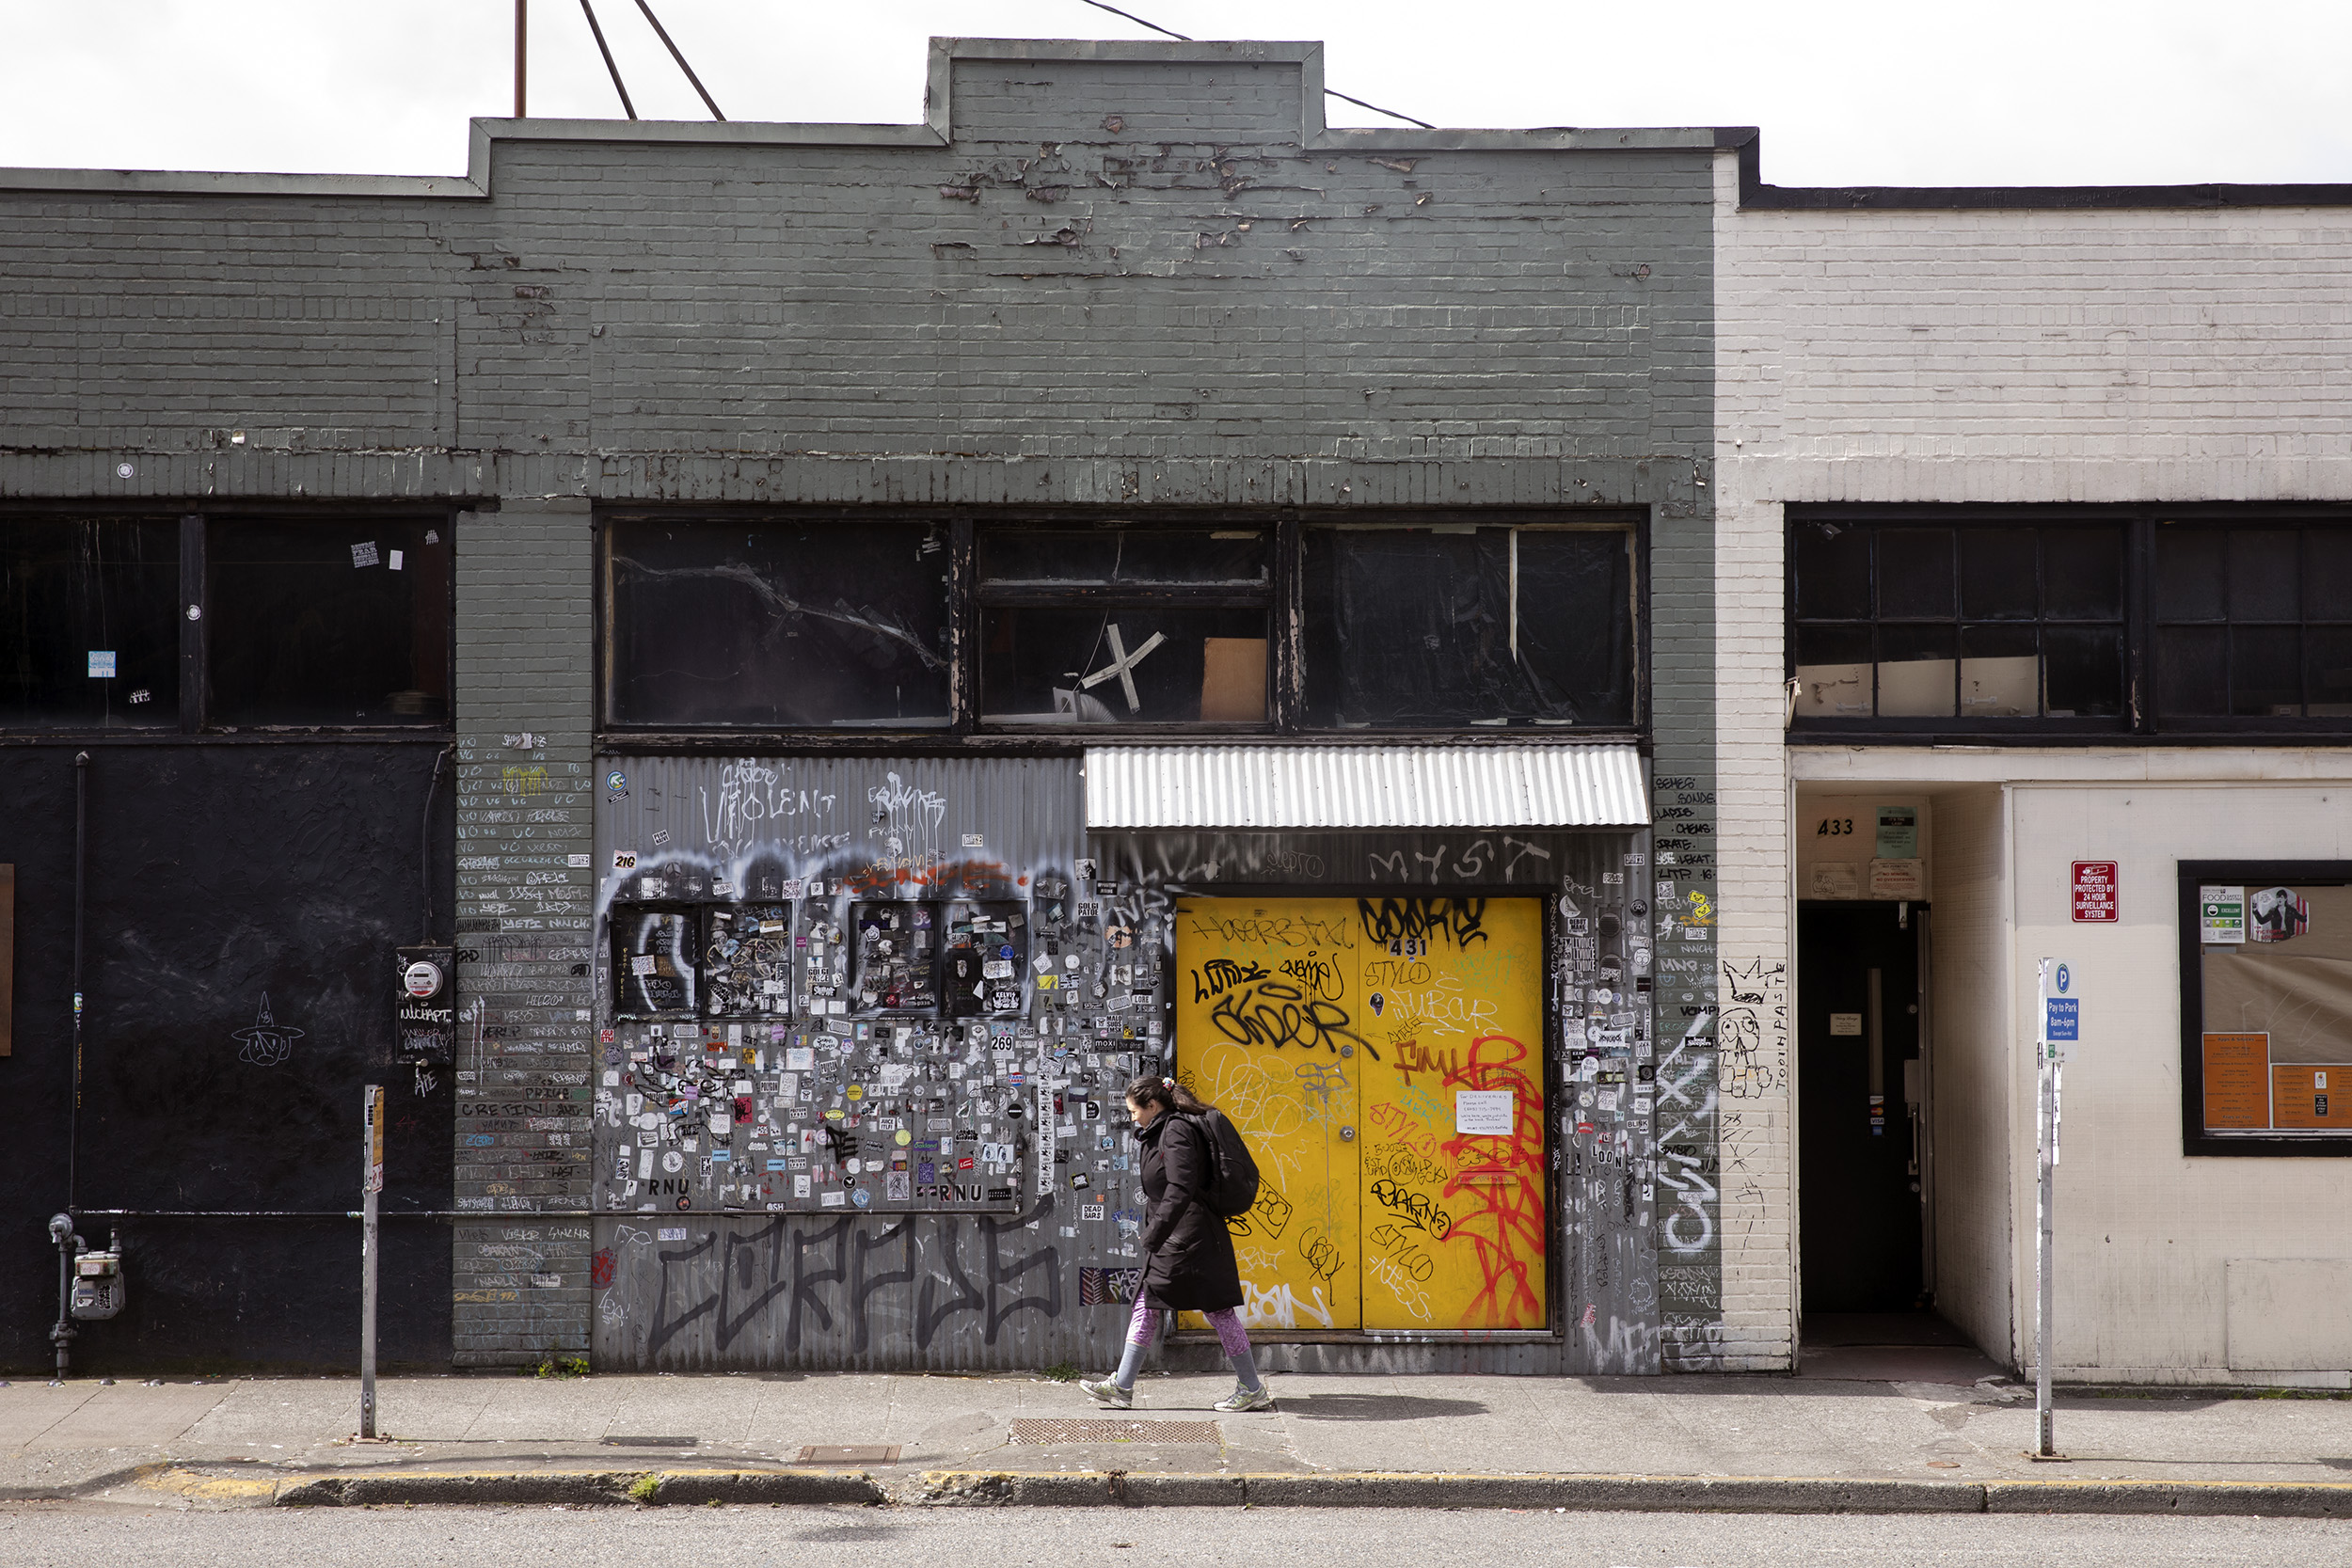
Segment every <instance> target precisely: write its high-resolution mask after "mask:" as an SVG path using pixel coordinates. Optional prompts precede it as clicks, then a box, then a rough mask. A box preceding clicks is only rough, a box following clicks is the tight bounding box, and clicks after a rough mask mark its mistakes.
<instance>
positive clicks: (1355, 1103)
mask: <svg viewBox="0 0 2352 1568" xmlns="http://www.w3.org/2000/svg"><path fill="white" fill-rule="evenodd" d="M1542 936H1543V918H1542V911H1541V909H1540V907H1539V906H1538V905H1537V904H1536V903H1535V901H1534V900H1533V899H1483V898H1464V899H1449V898H1362V899H1357V898H1344V899H1343V898H1284V899H1253V898H1189V899H1184V900H1183V901H1181V902H1180V903H1179V905H1178V908H1177V927H1176V963H1177V974H1176V992H1177V996H1176V1002H1177V1012H1176V1051H1177V1063H1178V1070H1179V1073H1180V1075H1181V1076H1182V1077H1183V1078H1184V1082H1185V1084H1186V1085H1188V1086H1189V1087H1191V1088H1192V1090H1193V1091H1194V1092H1195V1093H1196V1094H1199V1095H1200V1097H1201V1098H1202V1099H1204V1100H1206V1101H1210V1102H1211V1103H1213V1104H1216V1105H1217V1106H1219V1107H1220V1108H1221V1109H1222V1110H1223V1111H1224V1112H1225V1114H1226V1115H1227V1116H1229V1117H1232V1119H1233V1121H1234V1123H1235V1125H1236V1126H1238V1127H1239V1128H1240V1129H1241V1130H1242V1132H1243V1133H1244V1134H1245V1135H1246V1136H1247V1137H1248V1139H1249V1144H1250V1148H1251V1150H1252V1152H1253V1153H1254V1154H1255V1156H1256V1158H1257V1161H1258V1164H1259V1169H1260V1172H1261V1175H1262V1178H1263V1180H1262V1184H1261V1187H1260V1192H1259V1201H1258V1207H1257V1208H1256V1209H1255V1210H1253V1211H1252V1212H1249V1213H1248V1214H1247V1215H1245V1216H1243V1217H1242V1218H1240V1219H1238V1220H1235V1221H1232V1222H1231V1225H1232V1230H1233V1249H1234V1254H1235V1257H1236V1258H1237V1259H1238V1260H1239V1262H1240V1264H1241V1274H1242V1281H1243V1290H1244V1292H1245V1295H1246V1297H1247V1299H1246V1300H1245V1302H1244V1307H1243V1311H1244V1316H1245V1318H1246V1319H1247V1320H1248V1322H1249V1323H1251V1324H1252V1325H1253V1326H1257V1327H1262V1328H1264V1327H1271V1328H1275V1329H1296V1330H1303V1329H1316V1328H1333V1329H1345V1328H1367V1329H1414V1328H1421V1329H1463V1328H1470V1329H1476V1328H1541V1327H1543V1326H1545V1323H1546V1300H1545V1281H1544V1250H1545V1249H1544V1209H1545V1203H1544V1155H1543V1149H1544V1120H1543V1058H1542V1039H1543V1014H1542V998H1543V945H1542Z"/></svg>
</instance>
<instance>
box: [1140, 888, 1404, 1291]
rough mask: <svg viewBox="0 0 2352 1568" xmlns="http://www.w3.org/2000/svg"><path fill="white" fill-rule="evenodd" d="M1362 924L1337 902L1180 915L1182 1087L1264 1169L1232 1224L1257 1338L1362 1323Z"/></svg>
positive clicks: (1184, 904) (1229, 902) (1187, 904)
mask: <svg viewBox="0 0 2352 1568" xmlns="http://www.w3.org/2000/svg"><path fill="white" fill-rule="evenodd" d="M1355 912H1356V911H1355V906H1354V905H1353V904H1351V903H1348V902H1345V901H1343V900H1339V899H1286V900H1282V901H1281V902H1279V903H1277V904H1262V903H1259V902H1256V901H1253V900H1249V899H1240V898H1187V899H1184V900H1182V901H1180V902H1179V903H1178V905H1177V915H1176V976H1175V980H1176V1062H1177V1075H1178V1077H1179V1078H1180V1079H1181V1080H1182V1081H1183V1083H1184V1086H1185V1087H1187V1088H1189V1089H1191V1090H1192V1092H1193V1093H1195V1094H1197V1095H1199V1096H1200V1098H1201V1099H1203V1100H1205V1101H1208V1102H1209V1103H1210V1104H1212V1105H1215V1106H1216V1107H1217V1108H1218V1109H1219V1110H1221V1111H1223V1112H1224V1113H1225V1115H1226V1116H1227V1117H1230V1118H1232V1122H1233V1125H1234V1126H1236V1127H1238V1128H1240V1129H1241V1132H1242V1135H1243V1136H1244V1137H1246V1138H1248V1140H1249V1150H1250V1153H1251V1155H1252V1156H1254V1157H1255V1158H1256V1160H1257V1162H1258V1177H1259V1183H1258V1205H1257V1207H1256V1208H1255V1209H1253V1210H1251V1211H1250V1212H1248V1214H1245V1215H1243V1216H1242V1217H1241V1218H1239V1219H1235V1220H1229V1221H1227V1222H1226V1224H1227V1227H1229V1228H1230V1229H1231V1230H1232V1232H1233V1255H1234V1258H1235V1259H1236V1260H1237V1261H1238V1262H1239V1263H1240V1265H1241V1279H1242V1291H1243V1295H1244V1298H1245V1299H1244V1301H1243V1304H1242V1321H1243V1322H1244V1323H1247V1324H1248V1325H1249V1326H1250V1327H1251V1328H1253V1329H1272V1330H1276V1331H1280V1330H1309V1329H1322V1328H1357V1327H1359V1326H1361V1323H1362V1319H1361V1315H1360V1314H1361V1305H1360V1276H1359V1263H1360V1260H1361V1259H1362V1257H1363V1249H1362V1246H1361V1245H1360V1243H1359V1225H1358V1212H1359V1196H1360V1194H1361V1191H1362V1180H1361V1177H1360V1175H1359V1170H1358V1163H1357V1142H1358V1132H1357V1113H1358V1100H1357V1093H1356V1075H1357V1068H1358V1065H1359V1061H1360V1060H1361V1059H1362V1053H1361V1051H1360V1050H1359V1048H1358V1046H1357V1043H1356V1037H1355V1035H1354V1032H1353V1023H1354V1017H1355V1014H1354V1009H1353V1007H1351V1006H1349V1004H1348V996H1347V993H1348V992H1350V991H1351V990H1353V979H1352V975H1353V960H1354V959H1355V957H1356V954H1355V952H1354V948H1355V934H1354V933H1355ZM1186 1321H1187V1322H1188V1323H1193V1324H1194V1325H1196V1326H1197V1325H1198V1324H1199V1322H1200V1320H1199V1319H1198V1318H1195V1317H1192V1316H1190V1315H1187V1318H1186Z"/></svg>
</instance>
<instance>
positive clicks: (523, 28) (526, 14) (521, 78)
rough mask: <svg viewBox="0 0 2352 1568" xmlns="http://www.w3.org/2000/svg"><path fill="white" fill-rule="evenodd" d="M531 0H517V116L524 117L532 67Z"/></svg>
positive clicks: (518, 117) (517, 117)
mask: <svg viewBox="0 0 2352 1568" xmlns="http://www.w3.org/2000/svg"><path fill="white" fill-rule="evenodd" d="M530 39H531V0H515V118H516V119H522V118H523V106H524V103H525V101H526V95H525V94H524V92H523V87H524V86H525V84H526V83H527V82H528V80H529V77H530V68H531V48H530Z"/></svg>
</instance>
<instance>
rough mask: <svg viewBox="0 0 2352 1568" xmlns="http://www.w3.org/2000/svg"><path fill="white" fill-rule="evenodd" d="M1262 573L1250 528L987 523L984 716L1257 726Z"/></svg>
mask: <svg viewBox="0 0 2352 1568" xmlns="http://www.w3.org/2000/svg"><path fill="white" fill-rule="evenodd" d="M1272 582H1273V578H1272V574H1271V571H1270V569H1269V566H1268V551H1267V537H1266V534H1265V533H1264V532H1263V531H1260V530H1254V529H1226V530H1215V529H1199V530H1195V529H1181V530H1179V529H1170V530H1146V529H1134V528H1104V529H1092V530H1086V531H1077V530H1063V529H1002V530H998V529H990V530H987V531H983V532H982V533H981V534H980V536H979V561H978V596H979V603H980V607H981V609H980V615H981V631H980V637H981V654H980V705H981V716H982V719H983V720H984V721H986V722H988V723H992V724H998V723H1007V724H1034V723H1047V724H1072V723H1146V724H1153V723H1157V724H1199V723H1216V724H1236V725H1249V724H1263V723H1264V722H1265V721H1266V646H1267V637H1266V629H1267V628H1266V615H1267V607H1268V605H1269V604H1270V603H1271V601H1272Z"/></svg>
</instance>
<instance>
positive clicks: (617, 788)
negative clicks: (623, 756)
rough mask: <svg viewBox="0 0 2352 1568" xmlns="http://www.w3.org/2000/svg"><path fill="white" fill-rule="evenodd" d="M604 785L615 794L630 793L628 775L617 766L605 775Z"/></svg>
mask: <svg viewBox="0 0 2352 1568" xmlns="http://www.w3.org/2000/svg"><path fill="white" fill-rule="evenodd" d="M604 787H605V788H607V789H609V790H611V791H612V793H613V794H615V795H626V794H628V774H627V773H624V772H622V771H621V770H620V769H619V768H614V769H612V772H610V773H607V774H606V775H605V776H604Z"/></svg>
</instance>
